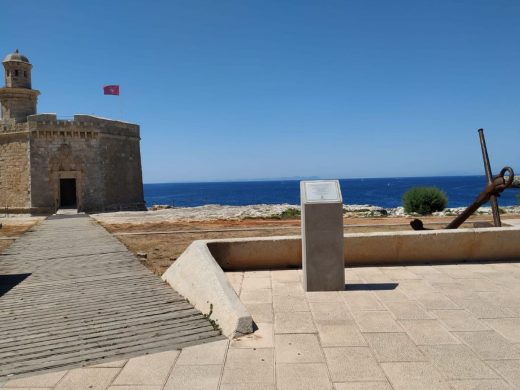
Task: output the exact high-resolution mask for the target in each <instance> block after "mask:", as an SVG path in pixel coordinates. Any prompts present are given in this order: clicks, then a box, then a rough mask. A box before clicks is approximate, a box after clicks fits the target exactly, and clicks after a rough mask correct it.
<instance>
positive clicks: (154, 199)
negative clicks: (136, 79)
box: [144, 176, 520, 208]
mask: <svg viewBox="0 0 520 390" xmlns="http://www.w3.org/2000/svg"><path fill="white" fill-rule="evenodd" d="M485 184H486V178H485V176H445V177H406V178H381V179H341V180H340V186H341V192H342V195H343V203H345V204H371V205H376V206H381V207H386V208H390V207H398V206H401V205H402V201H401V199H402V196H403V194H404V193H405V192H406V191H407V190H408V189H409V188H411V187H414V186H435V187H438V188H440V189H441V190H443V191H444V192H445V193H446V195H447V196H448V207H465V206H468V205H469V204H470V203H472V202H473V201H474V200H475V198H476V197H477V195H478V194H479V193H480V192H481V191H482V190H483V189H484V187H485ZM517 194H520V189H517V188H509V189H506V190H505V191H504V192H503V193H502V196H501V197H500V198H499V205H501V206H511V205H515V204H517V203H518V202H517V198H516V195H517ZM144 196H145V200H146V205H147V206H148V207H150V206H152V205H154V204H168V205H173V206H176V207H193V206H202V205H206V204H220V205H233V206H244V205H251V204H262V203H265V204H279V203H289V204H300V182H299V181H297V180H277V181H243V182H216V183H162V184H145V185H144Z"/></svg>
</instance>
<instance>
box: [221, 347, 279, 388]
mask: <svg viewBox="0 0 520 390" xmlns="http://www.w3.org/2000/svg"><path fill="white" fill-rule="evenodd" d="M222 383H275V382H274V351H273V349H272V348H258V349H255V348H230V349H229V350H228V353H227V358H226V364H225V366H224V374H223V376H222Z"/></svg>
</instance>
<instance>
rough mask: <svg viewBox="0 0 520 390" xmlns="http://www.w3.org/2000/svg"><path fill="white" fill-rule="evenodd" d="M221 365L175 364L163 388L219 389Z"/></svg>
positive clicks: (188, 389)
mask: <svg viewBox="0 0 520 390" xmlns="http://www.w3.org/2000/svg"><path fill="white" fill-rule="evenodd" d="M221 372H222V366H221V365H196V366H188V365H186V366H182V365H179V366H175V368H174V369H173V371H172V373H171V376H170V378H169V379H168V382H166V385H165V386H164V389H163V390H217V389H218V384H219V379H220V375H221Z"/></svg>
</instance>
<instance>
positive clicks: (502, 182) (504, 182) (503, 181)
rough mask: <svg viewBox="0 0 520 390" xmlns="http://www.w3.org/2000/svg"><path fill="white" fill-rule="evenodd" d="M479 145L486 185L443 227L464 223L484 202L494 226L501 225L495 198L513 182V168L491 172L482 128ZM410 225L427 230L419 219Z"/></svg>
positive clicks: (415, 228)
mask: <svg viewBox="0 0 520 390" xmlns="http://www.w3.org/2000/svg"><path fill="white" fill-rule="evenodd" d="M478 133H479V138H480V146H481V149H482V158H483V160H484V170H485V172H486V178H487V185H486V187H485V188H484V190H483V191H482V192H481V193H480V194H479V195H478V196H477V198H476V199H475V201H474V202H473V203H472V204H471V205H469V206H468V207H467V208H466V209H465V210H464V211H463V212H462V213H461V214H460V215H459V216H457V217H456V218H455V219H454V220H453V221H451V222H450V223H449V224H448V225H447V226H446V227H445V229H457V228H458V227H459V226H460V225H462V224H463V223H464V221H466V220H467V219H468V218H469V217H470V216H471V215H472V214H473V213H474V212H475V211H477V210H478V209H479V207H480V206H482V205H483V204H484V203H486V202H488V201H489V202H490V203H491V210H492V212H493V222H494V225H495V227H500V226H502V223H501V221H500V213H499V208H498V201H497V198H498V197H499V196H500V193H501V192H502V191H504V190H505V189H506V188H508V187H510V186H511V185H512V184H513V181H514V178H515V173H514V171H513V168H511V167H504V168H502V170H501V171H500V173H499V174H498V175H497V176H493V175H492V173H491V164H490V163H489V156H488V152H487V146H486V139H485V138H484V130H483V129H479V130H478ZM410 226H411V227H412V229H414V230H429V229H426V228H425V227H424V225H423V223H422V221H421V220H420V219H414V220H413V221H411V222H410Z"/></svg>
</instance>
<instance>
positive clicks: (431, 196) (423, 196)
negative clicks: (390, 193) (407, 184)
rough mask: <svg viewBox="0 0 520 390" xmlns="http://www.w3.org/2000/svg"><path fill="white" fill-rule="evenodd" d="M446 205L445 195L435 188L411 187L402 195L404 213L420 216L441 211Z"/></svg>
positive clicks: (446, 198)
mask: <svg viewBox="0 0 520 390" xmlns="http://www.w3.org/2000/svg"><path fill="white" fill-rule="evenodd" d="M447 204H448V197H447V196H446V194H445V193H444V192H443V191H441V190H439V189H438V188H436V187H412V188H410V189H409V190H408V191H406V193H405V194H404V195H403V207H404V211H405V212H406V213H408V214H411V213H416V214H421V215H427V214H431V213H433V212H435V211H442V210H444V209H445V208H446V206H447Z"/></svg>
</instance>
